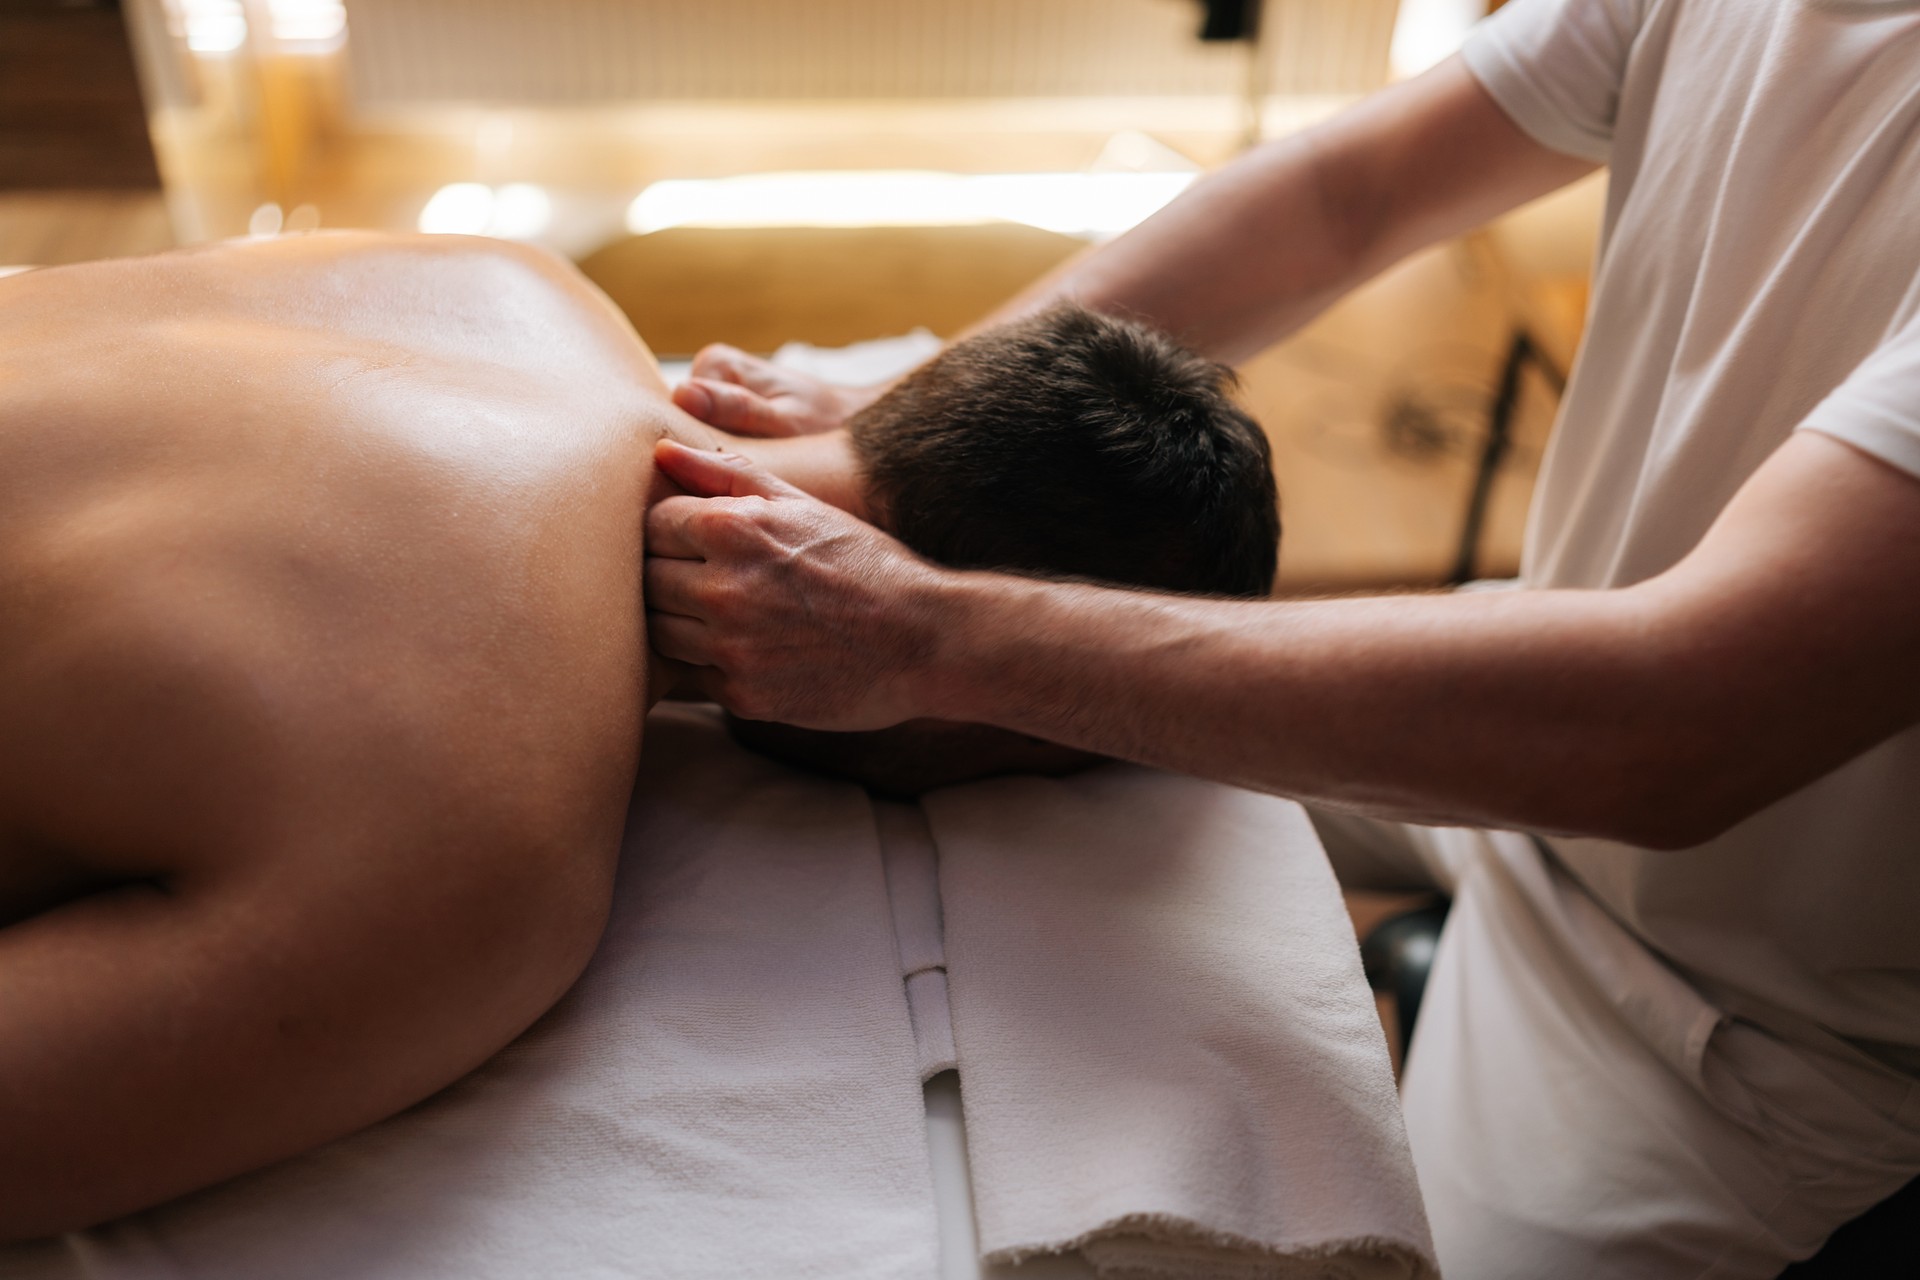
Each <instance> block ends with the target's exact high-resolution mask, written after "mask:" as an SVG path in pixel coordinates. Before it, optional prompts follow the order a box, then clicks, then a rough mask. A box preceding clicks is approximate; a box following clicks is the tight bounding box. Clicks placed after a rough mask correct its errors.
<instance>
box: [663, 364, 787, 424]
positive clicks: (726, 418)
mask: <svg viewBox="0 0 1920 1280" xmlns="http://www.w3.org/2000/svg"><path fill="white" fill-rule="evenodd" d="M673 403H674V404H675V405H676V406H678V407H679V408H680V409H682V410H684V411H685V412H687V413H689V414H691V415H692V416H694V417H696V418H698V419H700V421H702V422H704V423H706V424H707V425H708V426H710V427H718V428H719V429H720V430H722V431H731V432H733V433H734V434H736V435H743V436H790V435H793V434H795V432H794V429H793V427H792V426H791V425H790V424H789V423H788V421H787V419H786V416H785V415H783V414H782V413H781V412H780V411H779V410H778V409H777V408H775V407H774V405H773V404H772V403H771V402H769V401H768V400H767V398H766V397H765V396H763V395H761V394H760V393H759V392H758V391H754V390H751V389H749V388H747V387H742V386H736V385H735V384H733V383H731V382H712V381H709V380H707V379H705V378H692V379H689V380H688V381H686V382H683V383H681V384H680V385H679V386H677V387H675V388H674V389H673Z"/></svg>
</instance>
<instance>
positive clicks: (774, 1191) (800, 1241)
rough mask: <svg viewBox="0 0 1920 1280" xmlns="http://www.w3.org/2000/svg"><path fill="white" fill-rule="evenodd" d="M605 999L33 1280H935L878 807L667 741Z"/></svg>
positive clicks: (653, 746)
mask: <svg viewBox="0 0 1920 1280" xmlns="http://www.w3.org/2000/svg"><path fill="white" fill-rule="evenodd" d="M633 814H634V817H633V818H632V819H631V820H630V822H629V826H628V833H627V840H626V848H625V853H624V855H623V859H622V862H621V867H620V877H619V883H618V885H617V888H616V895H617V901H616V903H615V906H614V910H613V918H612V922H611V924H610V925H609V927H608V931H607V936H606V938H605V940H604V942H603V943H602V944H601V947H600V951H599V953H598V954H597V955H596V956H595V957H594V960H593V963H592V965H591V966H590V968H589V969H588V971H587V974H586V976H585V977H584V978H583V979H582V980H581V981H580V983H579V985H578V986H576V987H575V988H574V990H573V991H572V992H571V993H569V994H568V996H567V997H566V999H565V1000H564V1001H562V1002H561V1004H560V1005H559V1006H558V1007H556V1008H555V1009H554V1010H553V1011H552V1013H550V1014H549V1015H548V1016H547V1017H546V1018H545V1019H543V1020H542V1021H541V1022H540V1023H539V1024H538V1025H537V1026H535V1027H534V1028H533V1029H532V1030H531V1031H529V1032H528V1033H527V1034H526V1035H525V1036H523V1037H521V1039H519V1040H518V1041H516V1042H515V1043H514V1044H513V1045H512V1046H510V1047H509V1048H508V1049H506V1050H505V1051H504V1052H502V1053H501V1054H500V1055H499V1056H498V1057H496V1058H494V1059H493V1060H492V1061H491V1062H489V1063H488V1064H487V1065H486V1066H484V1067H482V1068H481V1069H480V1070H479V1071H478V1072H476V1073H474V1074H473V1075H472V1076H469V1077H468V1078H467V1079H465V1080H463V1081H461V1082H460V1083H459V1084H457V1085H455V1086H454V1087H452V1088H450V1089H448V1090H446V1091H445V1092H443V1093H441V1094H440V1095H438V1096H437V1097H435V1098H433V1099H431V1100H429V1101H428V1102H426V1103H423V1104H422V1105H420V1106H419V1107H416V1108H414V1109H413V1110H411V1111H409V1112H406V1113H404V1114H402V1115H400V1116H397V1117H395V1118H394V1119H391V1120H388V1121H387V1122H385V1123H383V1124H380V1125H377V1126H375V1127H374V1128H373V1129H370V1130H368V1131H366V1132H364V1133H361V1134H357V1135H355V1136H354V1137H351V1138H348V1139H345V1140H343V1141H341V1142H336V1143H334V1144H332V1145H331V1146H328V1147H325V1148H322V1149H320V1150H318V1151H315V1152H312V1153H310V1154H308V1155H306V1156H303V1157H299V1158H297V1159H294V1160H290V1161H287V1162H285V1163H283V1164H281V1165H279V1166H277V1167H275V1168H273V1169H270V1170H267V1171H266V1172H263V1173H260V1174H255V1175H253V1176H250V1177H247V1178H242V1179H238V1180H236V1181H234V1182H231V1183H229V1184H227V1185H225V1186H223V1187H220V1188H216V1189H214V1190H212V1191H209V1192H205V1193H202V1194H200V1195H197V1196H192V1197H189V1198H187V1199H185V1200H181V1201H177V1202H175V1203H174V1204H171V1205H168V1206H166V1207H164V1208H162V1209H159V1210H156V1211H154V1212H151V1213H146V1214H141V1215H137V1216H135V1217H133V1218H130V1219H127V1220H125V1221H123V1222H121V1223H119V1224H116V1225H114V1226H113V1227H111V1228H108V1229H106V1230H103V1231H97V1232H89V1233H86V1234H84V1235H81V1236H77V1237H72V1238H70V1239H69V1240H68V1241H67V1242H66V1243H65V1245H64V1246H63V1247H60V1248H54V1247H47V1248H42V1249H37V1250H24V1251H19V1252H18V1253H16V1254H14V1255H12V1256H9V1255H8V1253H7V1251H4V1250H0V1275H5V1276H9V1277H12V1276H22V1277H32V1278H33V1280H41V1278H42V1277H45V1278H46V1280H56V1278H57V1280H69V1278H77V1277H81V1276H84V1277H86V1278H87V1280H131V1278H134V1277H138V1278H139V1280H149V1278H154V1280H157V1278H159V1277H169V1278H172V1277H192V1278H193V1280H442V1278H444V1280H529V1278H530V1277H538V1276H555V1277H566V1280H585V1278H587V1277H647V1278H649V1280H651V1278H655V1277H657V1278H659V1280H708V1278H710V1280H739V1278H740V1277H747V1276H768V1277H774V1276H778V1277H782V1280H786V1278H788V1277H819V1278H820V1280H844V1278H846V1277H870V1278H871V1280H932V1277H933V1276H934V1275H935V1274H936V1273H937V1271H936V1268H937V1257H936V1225H935V1215H934V1207H933V1197H932V1188H931V1180H930V1179H931V1175H930V1172H929V1170H928V1165H927V1146H926V1129H925V1113H924V1110H923V1104H922V1100H921V1091H920V1086H919V1079H918V1072H917V1069H916V1059H915V1049H914V1041H913V1034H912V1031H911V1027H910V1024H909V1020H908V1014H907V1005H906V999H905V996H904V993H903V990H902V986H901V981H900V969H899V962H898V957H897V952H896V950H895V944H894V937H893V929H892V925H891V923H890V919H889V912H888V907H887V897H886V887H885V882H884V879H883V876H882V869H881V863H880V854H879V848H878V844H877V841H876V839H875V835H874V826H873V815H872V811H871V808H870V806H869V804H868V802H867V799H866V797H865V795H864V793H862V792H860V791H859V790H857V789H855V788H853V787H849V786H844V785H839V784H830V783H823V782H821V781H819V780H817V779H814V778H811V777H808V776H805V775H802V774H798V773H795V772H793V771H791V770H788V769H786V768H784V767H782V766H779V765H776V764H772V763H770V762H768V761H766V760H763V759H761V758H759V757H757V756H753V755H751V754H749V753H747V752H745V751H742V750H740V749H739V748H737V747H735V746H733V745H732V744H731V743H730V742H728V741H727V738H726V735H725V734H724V732H722V731H721V730H720V728H719V726H718V723H717V720H716V719H715V718H713V717H711V716H708V715H705V714H702V713H699V712H694V711H689V710H682V709H663V710H662V711H659V712H656V713H655V714H654V715H653V717H652V718H651V719H649V721H648V722H647V739H646V749H645V761H644V763H643V766H642V778H641V784H640V788H639V791H638V793H637V794H636V797H635V800H634V806H633Z"/></svg>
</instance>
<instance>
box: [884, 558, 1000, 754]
mask: <svg viewBox="0 0 1920 1280" xmlns="http://www.w3.org/2000/svg"><path fill="white" fill-rule="evenodd" d="M1025 585H1027V584H1024V583H1022V582H1021V581H1020V580H1019V579H1017V578H1011V577H1008V576H1006V575H1004V574H996V573H983V572H978V571H962V570H954V569H946V568H942V567H939V566H936V565H929V566H927V570H926V574H925V576H924V578H923V579H922V580H921V581H920V582H919V583H918V584H917V585H916V588H915V612H916V613H917V615H918V616H919V617H920V619H921V620H922V624H923V625H924V626H925V628H926V630H925V633H924V634H925V636H926V639H925V642H924V645H923V648H922V652H923V654H924V657H923V658H922V659H921V660H920V661H919V662H917V663H915V664H914V665H913V667H912V669H911V670H910V671H909V672H908V673H907V674H908V680H909V685H910V689H909V696H910V698H911V700H912V703H913V705H914V707H915V708H916V711H915V714H917V715H921V716H928V717H932V718H934V719H939V720H953V721H960V722H964V723H970V724H994V723H998V721H997V719H996V715H995V712H996V710H997V706H998V700H999V697H1000V695H1001V694H1003V693H1004V689H1003V687H1002V685H1003V681H1002V680H1001V679H999V678H996V676H995V673H996V672H1002V674H1004V672H1003V663H1002V661H1001V657H1000V654H999V652H998V648H999V646H1000V644H1001V642H1002V641H1004V640H1005V639H1006V638H1007V636H1006V632H1007V625H1006V623H1005V622H1004V621H1003V618H1004V616H1005V613H1006V604H1007V600H1006V597H1007V594H1008V592H1010V591H1018V590H1019V589H1021V588H1022V587H1023V586H1025Z"/></svg>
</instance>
